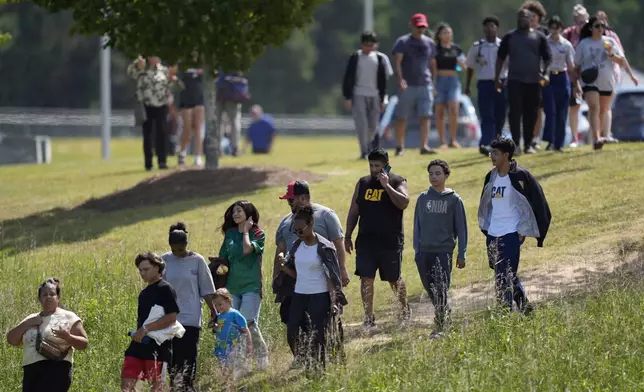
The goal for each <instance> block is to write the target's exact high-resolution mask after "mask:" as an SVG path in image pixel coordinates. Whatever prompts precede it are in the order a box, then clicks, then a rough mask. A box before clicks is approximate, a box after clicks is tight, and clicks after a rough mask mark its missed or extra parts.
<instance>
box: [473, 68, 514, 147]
mask: <svg viewBox="0 0 644 392" xmlns="http://www.w3.org/2000/svg"><path fill="white" fill-rule="evenodd" d="M477 88H478V105H479V116H481V140H480V141H479V146H489V145H490V143H492V140H494V138H495V137H496V136H500V135H501V133H502V132H503V126H504V125H505V116H506V114H507V98H506V90H505V87H504V88H503V90H501V92H498V91H496V86H495V85H494V81H493V80H479V81H478V83H477Z"/></svg>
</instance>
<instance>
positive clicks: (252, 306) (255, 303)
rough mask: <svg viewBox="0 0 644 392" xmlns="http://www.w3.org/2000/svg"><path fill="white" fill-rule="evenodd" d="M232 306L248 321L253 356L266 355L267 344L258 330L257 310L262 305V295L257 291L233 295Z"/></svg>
mask: <svg viewBox="0 0 644 392" xmlns="http://www.w3.org/2000/svg"><path fill="white" fill-rule="evenodd" d="M232 297H233V308H234V309H237V310H238V311H239V313H241V314H242V316H244V318H245V319H246V321H247V322H248V329H249V330H250V335H251V337H252V338H253V350H254V351H255V356H257V357H263V356H267V355H268V346H267V345H266V342H265V341H264V337H263V336H262V332H261V331H260V330H259V324H258V322H259V311H260V309H261V307H262V297H261V296H260V295H259V293H243V294H242V295H233V296H232Z"/></svg>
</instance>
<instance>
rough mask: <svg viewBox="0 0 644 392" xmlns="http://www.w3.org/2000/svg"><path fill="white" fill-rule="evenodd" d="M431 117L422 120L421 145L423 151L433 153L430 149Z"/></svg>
mask: <svg viewBox="0 0 644 392" xmlns="http://www.w3.org/2000/svg"><path fill="white" fill-rule="evenodd" d="M429 123H430V121H429V117H427V116H424V117H421V118H420V145H421V150H423V149H424V150H427V151H431V149H430V148H429Z"/></svg>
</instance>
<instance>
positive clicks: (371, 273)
mask: <svg viewBox="0 0 644 392" xmlns="http://www.w3.org/2000/svg"><path fill="white" fill-rule="evenodd" d="M401 267H402V249H394V250H380V249H373V248H362V247H361V248H360V249H356V275H358V276H359V277H361V278H370V279H374V278H375V277H376V271H378V272H379V273H380V280H382V281H383V282H397V281H398V280H399V279H400V270H401Z"/></svg>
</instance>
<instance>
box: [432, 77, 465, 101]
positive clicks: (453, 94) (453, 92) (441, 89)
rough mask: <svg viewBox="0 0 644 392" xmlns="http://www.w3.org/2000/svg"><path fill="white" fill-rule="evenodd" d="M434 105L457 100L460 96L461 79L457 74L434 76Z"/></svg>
mask: <svg viewBox="0 0 644 392" xmlns="http://www.w3.org/2000/svg"><path fill="white" fill-rule="evenodd" d="M436 92H437V94H436V105H446V104H447V102H449V101H458V99H459V97H460V96H461V80H460V79H459V77H458V75H451V76H440V75H438V76H436Z"/></svg>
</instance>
